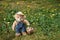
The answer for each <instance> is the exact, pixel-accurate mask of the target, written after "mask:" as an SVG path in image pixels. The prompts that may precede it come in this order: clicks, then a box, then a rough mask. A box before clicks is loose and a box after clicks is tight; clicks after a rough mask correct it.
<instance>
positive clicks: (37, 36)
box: [0, 0, 60, 40]
mask: <svg viewBox="0 0 60 40" xmlns="http://www.w3.org/2000/svg"><path fill="white" fill-rule="evenodd" d="M0 9H1V10H0V32H1V33H0V40H60V3H58V2H56V1H53V0H38V1H36V0H35V1H28V0H25V1H19V0H18V1H7V0H6V1H4V0H3V1H0ZM18 11H22V12H23V13H24V14H25V15H26V16H27V18H26V19H27V20H28V21H29V22H30V23H31V27H33V28H34V29H35V32H34V33H33V34H32V35H26V36H23V35H22V36H20V37H15V32H13V31H12V30H11V25H12V23H13V21H14V18H13V15H14V14H15V13H16V12H18Z"/></svg>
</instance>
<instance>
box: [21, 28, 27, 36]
mask: <svg viewBox="0 0 60 40" xmlns="http://www.w3.org/2000/svg"><path fill="white" fill-rule="evenodd" d="M21 32H22V35H26V34H27V33H26V27H22V30H21Z"/></svg>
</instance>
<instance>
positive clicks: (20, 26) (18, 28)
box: [12, 11, 30, 36]
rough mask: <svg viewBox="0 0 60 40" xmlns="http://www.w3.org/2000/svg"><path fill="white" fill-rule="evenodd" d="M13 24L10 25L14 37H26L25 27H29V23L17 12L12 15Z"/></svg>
mask: <svg viewBox="0 0 60 40" xmlns="http://www.w3.org/2000/svg"><path fill="white" fill-rule="evenodd" d="M14 18H15V20H14V22H13V24H12V30H13V31H15V32H16V34H15V35H16V36H20V35H21V33H22V35H26V34H27V33H26V25H27V26H30V23H29V21H28V20H27V19H26V16H25V15H24V14H23V13H22V12H20V11H19V12H17V13H15V15H14Z"/></svg>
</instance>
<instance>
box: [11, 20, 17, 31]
mask: <svg viewBox="0 0 60 40" xmlns="http://www.w3.org/2000/svg"><path fill="white" fill-rule="evenodd" d="M15 26H16V21H14V22H13V25H12V30H13V31H14V29H15Z"/></svg>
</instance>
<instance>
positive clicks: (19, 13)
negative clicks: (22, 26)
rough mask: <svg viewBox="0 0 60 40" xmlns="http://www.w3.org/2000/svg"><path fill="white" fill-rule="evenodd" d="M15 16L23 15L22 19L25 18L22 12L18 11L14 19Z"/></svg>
mask: <svg viewBox="0 0 60 40" xmlns="http://www.w3.org/2000/svg"><path fill="white" fill-rule="evenodd" d="M17 14H18V15H23V16H24V18H26V16H25V15H24V14H23V13H22V12H20V11H19V12H17V13H16V14H15V15H14V17H15V16H16V15H17Z"/></svg>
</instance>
